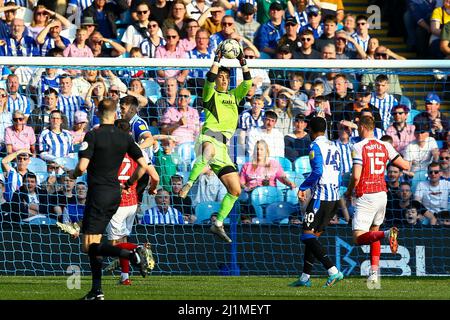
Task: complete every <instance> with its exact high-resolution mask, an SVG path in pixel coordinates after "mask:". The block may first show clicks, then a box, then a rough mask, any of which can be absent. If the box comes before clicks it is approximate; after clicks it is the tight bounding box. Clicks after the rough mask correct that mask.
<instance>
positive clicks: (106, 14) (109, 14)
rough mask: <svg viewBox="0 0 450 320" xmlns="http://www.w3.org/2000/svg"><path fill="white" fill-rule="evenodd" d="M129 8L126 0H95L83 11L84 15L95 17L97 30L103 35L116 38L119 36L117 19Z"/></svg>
mask: <svg viewBox="0 0 450 320" xmlns="http://www.w3.org/2000/svg"><path fill="white" fill-rule="evenodd" d="M127 9H128V5H127V1H126V0H116V1H114V2H108V3H106V0H94V3H93V4H92V5H90V6H89V7H87V8H86V9H85V10H84V11H83V17H93V18H94V23H95V24H97V31H99V32H100V33H101V34H102V36H103V37H105V38H108V39H110V38H112V39H115V38H116V37H117V25H116V20H118V19H119V16H120V15H121V14H122V13H124V12H125V11H126V10H127Z"/></svg>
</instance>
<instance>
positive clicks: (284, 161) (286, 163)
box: [270, 157, 292, 171]
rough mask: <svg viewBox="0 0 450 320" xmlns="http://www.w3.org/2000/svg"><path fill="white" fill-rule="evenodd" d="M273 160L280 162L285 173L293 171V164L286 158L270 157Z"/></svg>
mask: <svg viewBox="0 0 450 320" xmlns="http://www.w3.org/2000/svg"><path fill="white" fill-rule="evenodd" d="M270 158H271V159H274V160H278V162H279V163H280V164H281V167H282V168H283V170H284V171H292V162H291V160H289V159H288V158H285V157H270Z"/></svg>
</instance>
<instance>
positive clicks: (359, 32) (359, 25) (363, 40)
mask: <svg viewBox="0 0 450 320" xmlns="http://www.w3.org/2000/svg"><path fill="white" fill-rule="evenodd" d="M352 37H353V38H354V39H355V41H356V43H358V44H359V45H360V46H361V47H363V49H364V51H367V47H368V45H369V40H370V35H369V22H368V21H367V17H366V16H365V15H359V16H357V17H356V32H355V33H354V34H353V35H352Z"/></svg>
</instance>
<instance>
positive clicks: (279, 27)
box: [255, 2, 285, 58]
mask: <svg viewBox="0 0 450 320" xmlns="http://www.w3.org/2000/svg"><path fill="white" fill-rule="evenodd" d="M269 15H270V21H268V22H265V23H261V27H260V28H259V30H258V31H257V33H256V37H255V45H256V47H257V48H258V50H259V51H260V52H261V53H263V55H262V57H263V58H269V57H272V58H274V57H275V54H276V49H277V45H278V41H279V40H280V39H281V37H282V36H283V35H284V32H285V28H284V19H283V15H284V9H283V6H282V5H281V4H280V3H279V2H272V4H271V5H270V8H269ZM258 18H259V17H258Z"/></svg>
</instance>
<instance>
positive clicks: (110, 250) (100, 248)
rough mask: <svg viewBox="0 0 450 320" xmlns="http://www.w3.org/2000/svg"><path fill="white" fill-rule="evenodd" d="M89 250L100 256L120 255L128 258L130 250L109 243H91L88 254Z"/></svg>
mask: <svg viewBox="0 0 450 320" xmlns="http://www.w3.org/2000/svg"><path fill="white" fill-rule="evenodd" d="M91 250H92V254H93V255H96V256H102V257H120V258H125V259H129V258H130V255H131V251H130V250H126V249H121V248H119V247H116V246H113V245H111V244H109V243H93V244H91V245H90V246H89V254H91Z"/></svg>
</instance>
